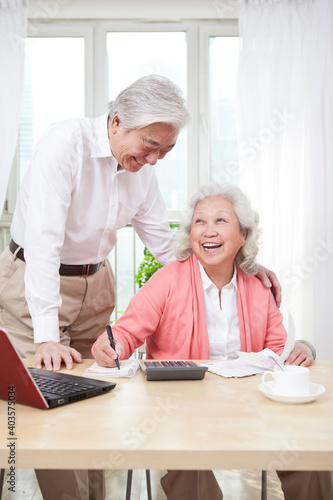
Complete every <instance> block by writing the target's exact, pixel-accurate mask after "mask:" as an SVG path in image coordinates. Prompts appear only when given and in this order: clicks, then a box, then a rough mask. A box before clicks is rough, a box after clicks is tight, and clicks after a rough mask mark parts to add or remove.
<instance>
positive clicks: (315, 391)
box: [258, 381, 326, 405]
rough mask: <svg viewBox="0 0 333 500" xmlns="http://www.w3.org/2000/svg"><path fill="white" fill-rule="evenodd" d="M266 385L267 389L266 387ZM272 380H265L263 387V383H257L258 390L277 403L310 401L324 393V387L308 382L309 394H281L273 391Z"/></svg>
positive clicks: (294, 403)
mask: <svg viewBox="0 0 333 500" xmlns="http://www.w3.org/2000/svg"><path fill="white" fill-rule="evenodd" d="M267 386H268V389H267ZM272 386H273V381H271V382H266V383H265V387H264V386H263V384H259V385H258V389H259V391H261V392H262V393H263V394H265V396H266V397H267V398H269V399H272V400H273V401H276V402H277V403H285V404H289V405H299V404H302V403H311V401H314V400H315V399H317V398H318V396H320V395H321V394H324V392H325V390H326V389H325V387H323V386H322V385H319V384H311V383H310V394H309V395H308V396H283V395H282V394H275V393H274V392H273V387H272Z"/></svg>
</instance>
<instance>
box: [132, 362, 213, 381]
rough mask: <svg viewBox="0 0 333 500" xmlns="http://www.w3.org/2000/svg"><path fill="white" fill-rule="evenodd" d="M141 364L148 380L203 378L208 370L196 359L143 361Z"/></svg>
mask: <svg viewBox="0 0 333 500" xmlns="http://www.w3.org/2000/svg"><path fill="white" fill-rule="evenodd" d="M140 366H141V369H142V371H143V373H144V374H145V376H146V378H147V380H202V379H203V378H204V376H205V373H206V371H207V366H199V365H197V364H196V363H194V361H142V362H141V364H140Z"/></svg>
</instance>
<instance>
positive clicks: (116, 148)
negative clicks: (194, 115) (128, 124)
mask: <svg viewBox="0 0 333 500" xmlns="http://www.w3.org/2000/svg"><path fill="white" fill-rule="evenodd" d="M108 133H109V141H110V147H111V151H112V154H113V156H114V157H115V159H116V160H117V162H118V164H119V165H120V166H121V167H123V168H124V169H125V170H128V171H129V172H138V171H139V170H140V169H141V168H142V167H143V165H145V164H146V163H149V165H155V163H156V162H157V160H161V159H162V158H164V157H165V155H166V154H167V153H168V152H169V151H171V150H172V148H173V147H174V145H175V144H176V141H177V137H178V134H179V130H178V129H175V128H174V127H172V126H171V125H169V124H167V123H152V124H151V125H148V126H147V127H144V128H141V129H139V130H130V131H126V130H125V129H124V127H123V125H122V123H121V121H120V120H119V118H118V116H117V115H116V116H114V117H113V119H112V121H111V122H110V121H109V122H108Z"/></svg>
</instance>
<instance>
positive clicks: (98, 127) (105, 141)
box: [91, 113, 114, 158]
mask: <svg viewBox="0 0 333 500" xmlns="http://www.w3.org/2000/svg"><path fill="white" fill-rule="evenodd" d="M92 122H93V128H94V138H93V146H92V150H91V157H92V158H106V157H109V156H111V157H112V158H114V156H113V154H112V153H111V148H110V142H109V137H108V113H106V114H104V115H102V116H99V117H98V118H94V119H93V120H92Z"/></svg>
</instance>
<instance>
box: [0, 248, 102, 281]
mask: <svg viewBox="0 0 333 500" xmlns="http://www.w3.org/2000/svg"><path fill="white" fill-rule="evenodd" d="M17 249H19V250H18V252H17V253H16V257H17V258H18V259H20V260H23V262H25V258H24V250H23V248H22V247H20V246H19V245H17V244H16V243H15V241H14V240H10V243H9V250H10V251H11V252H12V253H13V254H15V252H16V250H17ZM100 265H101V263H99V264H83V265H81V266H71V265H67V264H60V267H59V274H60V276H90V275H91V274H95V273H97V271H98V270H99V268H100Z"/></svg>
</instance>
